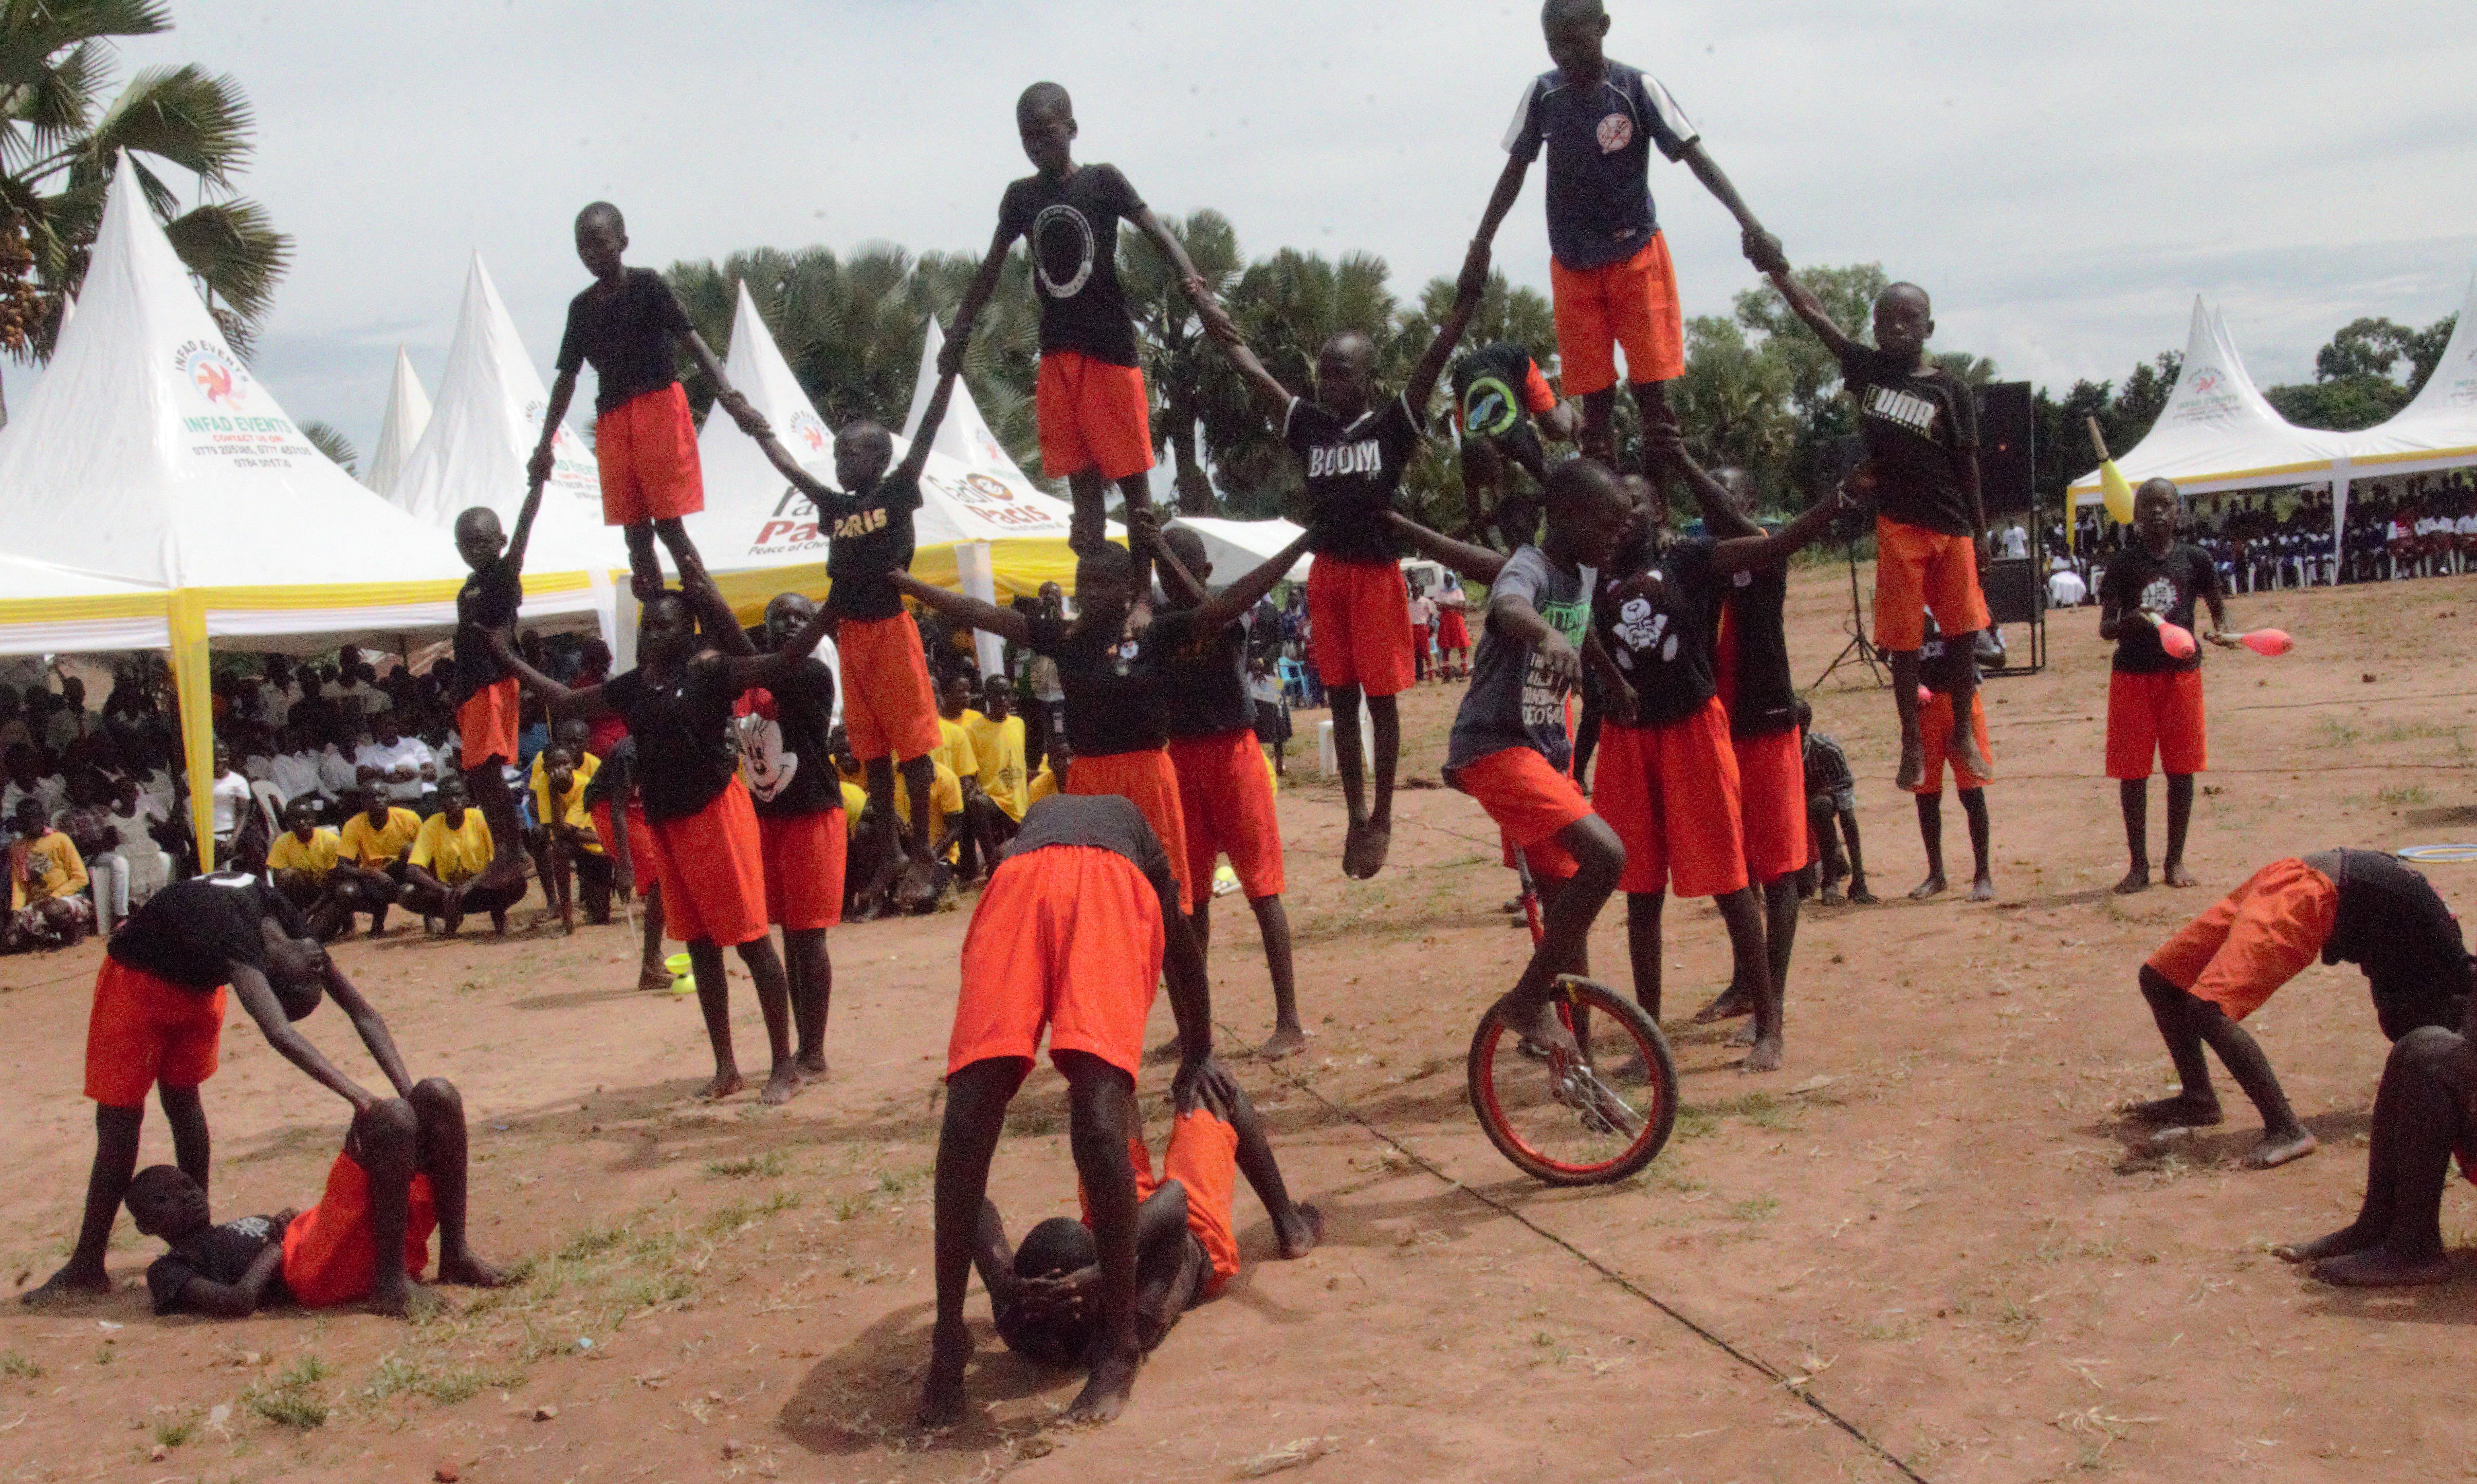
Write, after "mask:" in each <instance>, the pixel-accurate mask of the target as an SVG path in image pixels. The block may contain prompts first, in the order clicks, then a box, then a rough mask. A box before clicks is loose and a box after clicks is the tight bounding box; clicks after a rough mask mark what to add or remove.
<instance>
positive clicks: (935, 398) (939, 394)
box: [887, 371, 955, 483]
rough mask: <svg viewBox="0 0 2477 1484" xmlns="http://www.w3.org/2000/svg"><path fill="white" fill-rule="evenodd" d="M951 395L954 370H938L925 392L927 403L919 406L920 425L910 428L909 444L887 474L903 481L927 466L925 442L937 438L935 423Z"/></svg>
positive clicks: (941, 414)
mask: <svg viewBox="0 0 2477 1484" xmlns="http://www.w3.org/2000/svg"><path fill="white" fill-rule="evenodd" d="M954 399H955V374H954V373H953V372H950V371H940V372H938V389H937V390H935V391H933V392H931V393H930V394H929V405H928V406H927V407H925V408H921V409H920V426H919V427H918V428H917V429H915V430H913V434H912V447H911V449H910V450H908V451H907V452H906V453H905V454H904V456H903V462H901V463H899V464H897V465H895V466H894V472H893V473H892V474H891V475H888V476H887V478H889V479H894V480H899V481H902V482H907V483H908V482H912V481H913V480H917V479H918V478H920V471H921V470H923V469H926V468H928V467H929V445H930V444H932V443H934V442H936V441H937V440H938V424H940V423H942V422H944V421H945V420H946V405H947V404H948V403H950V402H952V401H953V400H954Z"/></svg>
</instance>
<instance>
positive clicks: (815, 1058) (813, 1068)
mask: <svg viewBox="0 0 2477 1484" xmlns="http://www.w3.org/2000/svg"><path fill="white" fill-rule="evenodd" d="M793 1065H794V1066H796V1067H798V1068H799V1069H800V1075H801V1076H804V1077H806V1078H808V1079H809V1080H810V1081H812V1082H822V1081H824V1080H825V1079H826V1053H825V1052H823V1051H802V1052H801V1053H800V1058H799V1060H798V1061H796V1062H794V1063H793Z"/></svg>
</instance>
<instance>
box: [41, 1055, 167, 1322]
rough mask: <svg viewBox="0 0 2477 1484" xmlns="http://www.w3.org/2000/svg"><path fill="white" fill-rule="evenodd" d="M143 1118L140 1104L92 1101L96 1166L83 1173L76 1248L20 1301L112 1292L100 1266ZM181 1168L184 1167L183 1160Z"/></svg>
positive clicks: (134, 1161) (134, 1167)
mask: <svg viewBox="0 0 2477 1484" xmlns="http://www.w3.org/2000/svg"><path fill="white" fill-rule="evenodd" d="M145 1119H146V1106H145V1104H143V1103H140V1104H138V1106H136V1107H134V1108H113V1107H106V1106H104V1105H103V1104H101V1103H97V1104H95V1109H94V1165H93V1168H92V1169H91V1170H89V1171H88V1173H87V1180H86V1217H85V1220H84V1221H83V1222H82V1223H81V1224H79V1226H78V1239H77V1248H76V1249H75V1250H73V1251H71V1252H70V1253H69V1260H68V1262H67V1263H66V1264H64V1265H63V1267H62V1268H61V1271H60V1272H58V1273H55V1274H52V1275H51V1276H50V1277H48V1278H45V1279H44V1280H43V1282H42V1285H41V1286H40V1287H38V1288H36V1289H34V1290H33V1291H31V1292H29V1293H28V1294H26V1295H25V1296H24V1298H23V1299H21V1300H20V1301H21V1302H25V1303H29V1304H36V1305H41V1304H46V1303H56V1302H58V1301H60V1300H61V1299H66V1298H67V1297H69V1296H70V1295H71V1294H108V1293H110V1292H112V1274H111V1272H110V1271H109V1270H108V1269H106V1268H105V1266H104V1260H103V1259H104V1253H105V1252H106V1251H107V1250H109V1249H110V1248H111V1246H112V1224H113V1220H114V1219H116V1218H117V1217H118V1216H119V1215H120V1202H121V1200H122V1199H123V1198H124V1197H126V1196H127V1195H128V1194H129V1181H130V1179H131V1177H132V1176H134V1175H137V1174H138V1127H139V1125H142V1124H143V1123H144V1122H145ZM183 1168H184V1169H187V1168H188V1166H187V1163H186V1162H185V1163H184V1165H183ZM191 1177H192V1178H195V1176H194V1175H192V1176H191ZM201 1183H202V1184H203V1182H201Z"/></svg>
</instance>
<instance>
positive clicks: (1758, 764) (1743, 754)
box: [1681, 727, 1809, 895]
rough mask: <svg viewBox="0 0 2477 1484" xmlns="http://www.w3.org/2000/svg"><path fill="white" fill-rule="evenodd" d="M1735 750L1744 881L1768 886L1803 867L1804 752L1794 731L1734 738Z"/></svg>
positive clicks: (1804, 811) (1804, 866)
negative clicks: (1743, 833)
mask: <svg viewBox="0 0 2477 1484" xmlns="http://www.w3.org/2000/svg"><path fill="white" fill-rule="evenodd" d="M1735 748H1736V752H1737V754H1738V817H1739V823H1740V824H1741V825H1742V826H1743V827H1744V832H1745V840H1746V879H1747V880H1749V881H1752V882H1753V883H1754V884H1756V885H1757V886H1769V885H1770V884H1771V883H1772V882H1774V881H1777V880H1779V879H1780V878H1782V877H1785V876H1788V875H1789V873H1791V872H1793V871H1803V870H1805V869H1806V857H1807V855H1808V853H1809V851H1808V845H1807V830H1806V750H1805V748H1804V746H1803V745H1801V744H1800V743H1799V741H1798V736H1797V729H1796V728H1794V727H1791V728H1790V729H1789V730H1787V731H1775V732H1773V733H1772V734H1771V735H1770V736H1767V737H1739V738H1737V739H1736V740H1735ZM1681 895H1683V894H1682V893H1681Z"/></svg>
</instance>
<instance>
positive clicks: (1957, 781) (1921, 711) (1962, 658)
mask: <svg viewBox="0 0 2477 1484" xmlns="http://www.w3.org/2000/svg"><path fill="white" fill-rule="evenodd" d="M1964 670H1966V671H1968V672H1969V676H1968V677H1967V679H1969V680H1975V679H1976V678H1977V670H1978V654H1977V651H1976V650H1975V649H1974V648H1964V647H1963V646H1961V645H1959V644H1952V643H1948V642H1946V641H1945V639H1944V637H1943V634H1942V633H1941V632H1940V631H1938V630H1937V628H1936V623H1935V620H1934V619H1933V618H1932V617H1930V618H1929V619H1928V620H1927V629H1926V642H1925V643H1924V644H1923V645H1921V646H1920V648H1919V650H1918V678H1919V683H1920V684H1922V685H1924V686H1925V687H1926V688H1927V697H1926V699H1925V700H1924V701H1922V702H1920V703H1919V704H1918V725H1919V726H1920V727H1921V728H1922V729H1923V730H1924V731H1925V733H1926V739H1927V776H1926V778H1925V779H1922V780H1921V781H1920V782H1919V784H1918V786H1917V787H1915V788H1914V789H1911V790H1910V792H1911V793H1913V794H1915V795H1916V796H1917V801H1918V838H1919V840H1920V842H1921V843H1923V844H1924V845H1925V847H1926V853H1927V878H1926V879H1925V880H1923V881H1920V882H1919V883H1918V884H1917V885H1916V887H1915V888H1914V889H1913V890H1912V891H1911V892H1910V900H1911V901H1912V902H1924V901H1927V900H1928V899H1929V898H1932V897H1940V896H1942V895H1943V893H1944V888H1945V882H1944V878H1943V763H1944V758H1945V756H1946V755H1947V754H1949V753H1950V751H1951V748H1950V740H1951V738H1952V736H1953V734H1954V733H1955V732H1956V731H1958V730H1963V729H1964V728H1965V729H1967V730H1969V731H1970V733H1971V734H1972V735H1973V736H1975V737H1976V738H1977V741H1978V750H1979V752H1981V753H1983V754H1987V755H1989V756H1993V755H1994V753H1995V749H1994V746H1993V744H1991V743H1990V742H1989V741H1988V739H1987V707H1986V705H1984V704H1982V703H1981V702H1980V701H1979V699H1978V688H1977V687H1976V686H1975V685H1970V684H1965V683H1964V676H1963V674H1962V672H1963V671H1964ZM1964 698H1966V700H1967V702H1968V705H1969V709H1968V710H1967V711H1966V712H1964V711H1963V710H1962V709H1961V704H1962V702H1963V700H1964ZM1952 781H1953V786H1954V787H1955V788H1956V789H1958V790H1959V791H1960V793H1961V812H1962V813H1963V814H1964V815H1965V816H1967V817H1968V820H1969V849H1970V851H1971V853H1973V854H1975V855H1976V856H1977V860H1978V869H1977V871H1976V873H1975V874H1974V875H1973V876H1972V877H1971V878H1970V883H1969V900H1970V901H1972V902H1992V901H1994V900H1995V872H1994V868H1993V865H1992V860H1993V857H1992V856H1991V855H1990V854H1989V846H1988V822H1987V783H1986V780H1985V779H1979V778H1977V777H1975V776H1973V775H1972V774H1971V773H1970V771H1969V769H1968V768H1967V767H1966V766H1964V764H1963V763H1961V762H1960V761H1959V760H1958V759H1956V760H1955V761H1954V762H1953V765H1952Z"/></svg>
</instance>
